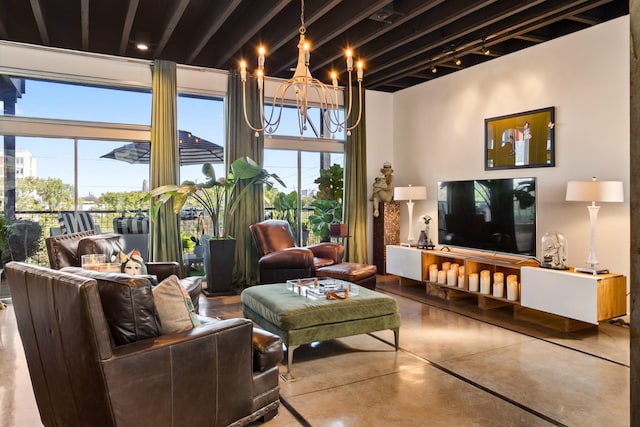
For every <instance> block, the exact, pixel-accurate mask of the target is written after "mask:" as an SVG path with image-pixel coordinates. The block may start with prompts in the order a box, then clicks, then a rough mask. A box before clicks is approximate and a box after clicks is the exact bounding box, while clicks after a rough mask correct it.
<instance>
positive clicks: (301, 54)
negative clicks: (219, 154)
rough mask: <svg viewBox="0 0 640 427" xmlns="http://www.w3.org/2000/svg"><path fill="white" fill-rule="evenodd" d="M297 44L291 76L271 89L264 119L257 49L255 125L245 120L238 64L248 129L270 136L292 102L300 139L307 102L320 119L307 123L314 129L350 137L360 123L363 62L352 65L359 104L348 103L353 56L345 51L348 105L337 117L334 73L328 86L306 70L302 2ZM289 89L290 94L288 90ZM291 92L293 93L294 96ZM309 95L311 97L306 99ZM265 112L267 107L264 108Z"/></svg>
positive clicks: (261, 54)
mask: <svg viewBox="0 0 640 427" xmlns="http://www.w3.org/2000/svg"><path fill="white" fill-rule="evenodd" d="M298 31H299V33H300V41H299V42H298V63H297V65H296V69H295V71H294V73H293V77H291V78H290V79H288V80H286V81H284V82H282V83H280V84H279V85H278V87H277V88H276V90H275V96H274V97H273V103H272V105H271V114H270V115H269V117H267V116H266V115H265V114H264V112H265V108H264V98H265V93H264V92H265V91H264V88H265V82H264V62H265V48H264V47H263V46H260V47H259V48H258V69H257V70H256V80H257V84H258V91H259V92H260V95H259V96H258V99H259V100H260V123H258V124H257V125H254V124H252V123H251V122H250V121H249V116H248V115H247V101H246V99H247V97H246V93H245V92H246V85H247V63H246V61H244V60H242V61H240V78H241V80H242V101H243V102H242V105H243V108H244V119H245V121H246V122H247V125H248V126H249V127H250V128H251V130H253V131H255V132H256V136H258V132H262V131H264V132H265V133H266V134H267V135H273V134H274V133H275V132H276V131H277V130H278V126H279V125H280V118H281V117H282V111H283V107H284V105H285V104H286V102H285V99H295V100H296V110H297V111H298V114H299V117H298V123H299V131H300V135H301V136H302V135H303V134H304V132H305V131H306V129H307V123H311V122H312V120H311V117H310V115H309V114H308V111H309V110H310V109H311V105H309V104H311V103H313V104H315V103H319V104H320V105H319V107H320V108H319V110H320V113H321V114H320V115H321V116H322V117H321V119H322V122H321V123H315V122H314V123H311V125H312V127H313V128H314V129H320V128H321V127H323V128H326V129H328V130H329V132H331V133H337V132H341V131H342V130H346V131H347V135H351V130H352V129H354V128H355V127H356V126H358V124H359V123H360V119H361V118H362V92H363V89H362V75H363V63H362V61H358V62H357V64H356V81H357V84H358V98H359V102H357V104H354V103H353V102H352V97H353V93H352V92H353V90H352V89H351V80H352V72H353V53H352V51H351V49H347V50H346V51H345V55H346V57H347V81H346V86H347V96H348V99H347V100H345V104H344V105H348V108H347V109H346V111H344V116H343V117H339V111H342V107H341V105H340V104H341V99H339V98H342V94H339V92H338V74H337V73H336V72H332V73H331V79H332V82H331V83H332V86H331V87H328V86H327V85H325V84H324V83H322V82H321V81H320V80H318V79H316V78H313V77H311V71H309V50H310V46H309V42H308V41H306V40H305V33H306V32H307V28H306V27H305V24H304V0H301V2H300V28H299V29H298ZM290 89H291V91H290ZM294 92H295V93H294ZM309 95H311V96H309ZM353 105H357V106H358V112H357V118H356V119H355V123H354V124H353V125H352V126H348V125H347V121H348V120H349V118H350V117H351V114H352V110H351V107H352V106H353ZM267 109H269V107H267Z"/></svg>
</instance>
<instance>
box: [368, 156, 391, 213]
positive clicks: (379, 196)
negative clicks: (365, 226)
mask: <svg viewBox="0 0 640 427" xmlns="http://www.w3.org/2000/svg"><path fill="white" fill-rule="evenodd" d="M380 172H381V174H380V175H378V176H377V177H376V178H375V180H374V182H373V194H372V195H371V199H369V200H371V201H372V202H373V216H374V217H377V216H379V215H380V202H386V203H389V202H391V201H392V200H393V168H392V167H391V163H389V162H384V164H383V165H382V169H380Z"/></svg>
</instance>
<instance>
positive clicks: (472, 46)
mask: <svg viewBox="0 0 640 427" xmlns="http://www.w3.org/2000/svg"><path fill="white" fill-rule="evenodd" d="M610 1H611V0H600V1H595V2H593V1H588V0H576V1H573V2H567V3H566V4H565V5H563V6H561V7H559V8H558V7H552V9H551V10H549V11H547V12H544V13H536V14H535V15H532V16H531V17H529V18H528V19H526V20H524V21H522V22H519V23H517V24H515V25H512V26H511V27H509V28H506V29H504V30H502V31H498V32H496V33H495V34H492V35H491V36H490V37H488V38H487V39H488V40H490V41H489V42H488V43H487V46H490V45H493V44H497V43H501V42H503V41H506V40H509V39H511V38H514V37H517V36H519V35H522V34H526V33H529V32H531V31H535V30H537V29H539V28H542V27H544V26H547V25H549V23H554V22H558V21H561V20H563V19H566V18H567V17H568V16H571V15H574V14H578V13H583V12H585V11H587V10H589V9H592V8H594V7H598V6H600V5H603V4H606V3H608V2H610ZM584 3H587V4H586V5H585V4H584ZM556 6H557V5H556ZM480 43H481V40H475V41H472V42H469V43H467V44H465V45H463V46H458V47H459V49H460V50H458V51H457V52H458V53H459V54H460V55H464V54H466V53H468V52H469V51H472V50H476V49H478V48H479V47H480ZM447 56H448V54H446V53H445V54H443V55H440V56H439V57H437V58H436V59H435V60H436V61H439V60H442V59H443V58H446V57H447ZM432 63H433V60H427V61H418V62H416V63H415V64H413V65H412V66H411V67H409V69H407V70H404V72H393V73H391V74H389V75H387V76H386V77H385V78H382V79H377V80H376V81H375V82H372V83H371V85H370V86H367V87H369V88H375V87H377V86H378V85H382V86H383V85H385V84H387V83H388V80H393V79H394V78H398V76H400V75H404V74H406V73H407V72H415V71H419V70H422V69H425V68H427V67H430V66H431V64H432Z"/></svg>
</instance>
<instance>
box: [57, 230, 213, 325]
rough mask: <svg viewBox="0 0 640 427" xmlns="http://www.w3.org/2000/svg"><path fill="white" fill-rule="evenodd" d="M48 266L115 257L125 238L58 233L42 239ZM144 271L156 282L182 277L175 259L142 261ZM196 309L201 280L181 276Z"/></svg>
mask: <svg viewBox="0 0 640 427" xmlns="http://www.w3.org/2000/svg"><path fill="white" fill-rule="evenodd" d="M45 244H46V246H47V255H48V256H49V266H50V267H51V268H53V269H55V270H60V269H61V268H64V267H80V266H81V265H80V264H81V259H82V255H84V254H105V255H106V256H107V260H116V259H118V254H119V253H120V252H122V251H124V238H123V236H122V235H121V234H113V233H104V234H96V233H95V231H93V230H91V231H81V232H78V233H73V234H60V235H57V236H51V237H47V238H46V239H45ZM145 265H146V266H147V272H148V273H149V274H152V275H154V276H156V277H157V278H158V282H161V281H163V280H164V279H166V278H167V277H169V276H171V275H172V274H175V275H176V276H178V277H181V278H182V277H183V275H182V270H181V268H180V264H179V263H177V262H148V261H147V262H145ZM181 283H182V285H183V286H184V287H185V289H186V290H187V292H189V296H190V297H191V301H192V302H193V306H194V308H195V310H196V313H198V312H199V309H200V293H201V292H202V283H201V281H200V280H198V279H195V278H186V279H181Z"/></svg>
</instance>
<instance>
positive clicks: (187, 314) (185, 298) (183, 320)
mask: <svg viewBox="0 0 640 427" xmlns="http://www.w3.org/2000/svg"><path fill="white" fill-rule="evenodd" d="M153 300H154V301H155V305H156V309H157V310H158V316H159V317H160V332H161V333H162V334H163V335H164V334H171V333H175V332H182V331H187V330H189V329H193V328H194V327H195V326H198V325H200V321H199V320H198V317H197V316H196V313H195V311H194V309H193V302H192V301H191V298H190V297H189V294H188V293H187V290H186V289H185V288H184V287H183V286H182V285H181V284H180V280H179V279H178V276H176V275H171V276H169V277H167V278H166V279H164V280H163V281H162V282H160V284H159V285H158V286H156V287H155V288H153Z"/></svg>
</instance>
